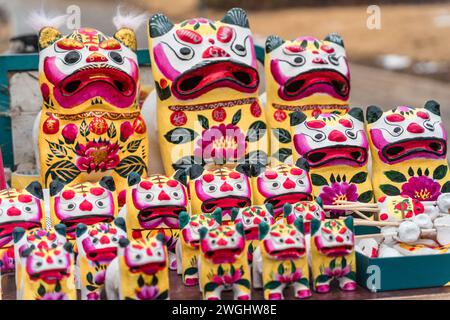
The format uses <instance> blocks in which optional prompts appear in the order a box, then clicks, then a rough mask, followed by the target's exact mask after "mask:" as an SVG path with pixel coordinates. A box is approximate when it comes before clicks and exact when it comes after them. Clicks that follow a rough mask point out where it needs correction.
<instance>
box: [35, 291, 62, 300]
mask: <svg viewBox="0 0 450 320" xmlns="http://www.w3.org/2000/svg"><path fill="white" fill-rule="evenodd" d="M39 300H67V296H66V295H65V294H64V293H62V292H48V293H46V294H44V295H43V296H42V297H41V298H39Z"/></svg>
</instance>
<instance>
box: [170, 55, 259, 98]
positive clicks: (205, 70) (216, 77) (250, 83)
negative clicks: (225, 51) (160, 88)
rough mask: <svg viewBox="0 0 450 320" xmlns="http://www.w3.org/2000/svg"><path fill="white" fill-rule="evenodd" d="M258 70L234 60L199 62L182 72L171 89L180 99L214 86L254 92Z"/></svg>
mask: <svg viewBox="0 0 450 320" xmlns="http://www.w3.org/2000/svg"><path fill="white" fill-rule="evenodd" d="M258 84H259V76H258V71H257V70H256V69H254V68H252V67H250V66H248V65H245V64H242V63H239V62H236V61H229V60H228V61H224V60H219V61H212V62H207V63H205V64H200V65H198V66H195V67H194V68H192V69H190V70H188V71H186V72H184V73H182V74H181V75H179V76H178V77H177V79H176V80H175V81H174V83H173V86H172V90H173V92H174V95H175V96H177V97H178V98H180V99H192V98H196V97H198V96H200V95H202V94H204V93H207V92H209V91H211V90H213V89H215V88H231V89H236V90H239V91H244V92H248V93H251V92H255V91H256V90H257V88H258Z"/></svg>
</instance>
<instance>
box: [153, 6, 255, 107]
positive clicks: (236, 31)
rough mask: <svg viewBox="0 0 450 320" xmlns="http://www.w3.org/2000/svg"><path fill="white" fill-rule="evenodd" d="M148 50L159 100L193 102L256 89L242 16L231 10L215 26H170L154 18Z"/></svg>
mask: <svg viewBox="0 0 450 320" xmlns="http://www.w3.org/2000/svg"><path fill="white" fill-rule="evenodd" d="M149 34H150V38H149V48H150V54H151V55H152V60H153V61H155V65H156V67H157V70H159V72H155V71H154V78H155V82H156V88H157V90H158V91H159V93H160V94H159V95H160V97H162V96H169V97H170V95H172V94H173V95H174V96H175V97H176V98H177V99H179V100H187V99H193V98H197V97H199V96H201V95H203V94H205V93H207V92H210V91H212V90H214V89H220V88H231V89H234V90H237V91H240V92H248V93H253V92H256V90H257V89H258V84H259V77H258V72H257V63H256V54H255V50H254V47H253V38H252V34H251V32H250V29H249V25H248V19H247V14H246V13H245V11H244V10H242V9H238V8H234V9H231V10H230V11H228V12H227V13H226V14H225V16H224V17H223V18H222V20H221V21H211V20H209V19H205V18H197V19H190V20H185V21H183V22H182V23H180V24H177V25H174V24H173V23H172V22H171V21H169V19H168V18H167V17H166V16H164V15H162V14H156V15H154V16H153V17H152V18H151V19H150V23H149Z"/></svg>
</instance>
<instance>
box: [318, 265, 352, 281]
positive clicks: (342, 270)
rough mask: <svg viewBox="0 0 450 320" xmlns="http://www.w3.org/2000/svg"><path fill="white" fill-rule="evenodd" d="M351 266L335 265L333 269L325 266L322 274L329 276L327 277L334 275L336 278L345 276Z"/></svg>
mask: <svg viewBox="0 0 450 320" xmlns="http://www.w3.org/2000/svg"><path fill="white" fill-rule="evenodd" d="M350 271H352V270H351V267H350V266H349V265H348V266H345V267H344V268H342V267H335V268H333V269H331V268H330V267H326V268H325V270H324V274H325V275H327V276H329V277H336V278H340V277H343V276H346V275H347V274H349V273H350Z"/></svg>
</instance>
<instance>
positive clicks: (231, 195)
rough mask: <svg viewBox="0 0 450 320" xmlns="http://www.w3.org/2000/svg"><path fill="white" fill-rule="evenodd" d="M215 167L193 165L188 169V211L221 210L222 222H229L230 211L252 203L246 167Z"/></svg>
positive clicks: (205, 211) (210, 211)
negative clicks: (189, 206) (189, 205)
mask: <svg viewBox="0 0 450 320" xmlns="http://www.w3.org/2000/svg"><path fill="white" fill-rule="evenodd" d="M241 168H243V167H241V166H237V167H236V168H234V169H231V168H228V167H219V168H217V169H209V170H208V169H204V168H203V167H202V166H199V165H195V166H192V167H191V168H190V173H189V175H190V180H189V195H190V197H191V199H190V200H191V209H192V212H194V213H195V212H204V213H212V212H214V210H216V209H217V208H220V209H222V221H223V222H224V223H230V222H231V220H232V219H231V210H232V209H233V208H244V207H248V206H250V205H251V204H252V189H251V182H250V179H249V175H250V173H249V172H248V170H244V169H241Z"/></svg>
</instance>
